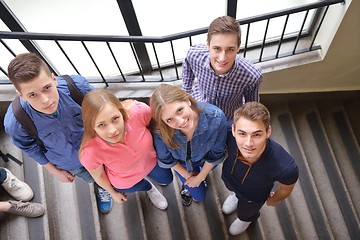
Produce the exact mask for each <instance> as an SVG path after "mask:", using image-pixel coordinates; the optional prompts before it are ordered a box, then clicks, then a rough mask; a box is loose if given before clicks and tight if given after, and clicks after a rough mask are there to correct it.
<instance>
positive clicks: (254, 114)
mask: <svg viewBox="0 0 360 240" xmlns="http://www.w3.org/2000/svg"><path fill="white" fill-rule="evenodd" d="M240 117H244V118H246V119H248V120H251V121H258V120H261V121H262V122H263V123H264V125H265V129H266V132H267V131H268V129H269V126H270V112H269V110H268V109H267V108H266V107H265V106H264V105H263V104H261V103H259V102H247V103H245V104H244V105H242V106H241V107H239V108H238V109H236V110H235V112H234V119H233V123H234V125H235V123H236V122H237V120H239V118H240Z"/></svg>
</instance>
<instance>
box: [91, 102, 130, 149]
mask: <svg viewBox="0 0 360 240" xmlns="http://www.w3.org/2000/svg"><path fill="white" fill-rule="evenodd" d="M94 130H95V132H96V133H97V135H98V136H99V137H101V138H102V139H103V140H105V141H107V142H109V143H113V144H115V143H118V142H124V135H125V124H124V118H123V116H122V114H121V112H120V111H119V109H118V108H116V107H115V106H114V105H113V104H111V103H106V104H105V105H104V107H103V108H102V109H101V110H100V112H99V114H98V116H97V118H96V119H95V127H94Z"/></svg>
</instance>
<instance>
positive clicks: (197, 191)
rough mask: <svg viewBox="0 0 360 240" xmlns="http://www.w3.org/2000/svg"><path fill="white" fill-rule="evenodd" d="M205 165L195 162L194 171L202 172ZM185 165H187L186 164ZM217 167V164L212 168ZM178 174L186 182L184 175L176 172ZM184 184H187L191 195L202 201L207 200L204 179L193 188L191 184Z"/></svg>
mask: <svg viewBox="0 0 360 240" xmlns="http://www.w3.org/2000/svg"><path fill="white" fill-rule="evenodd" d="M203 165H204V164H197V165H196V164H194V163H193V169H194V170H193V171H194V172H200V171H201V168H202V166H203ZM183 166H184V165H183ZM184 167H185V166H184ZM216 167H217V165H216V166H214V167H213V168H212V170H213V169H214V168H216ZM176 174H177V175H178V177H179V179H180V181H181V182H182V183H183V184H184V182H185V181H186V179H185V178H184V177H183V176H181V175H180V174H179V173H178V172H176ZM184 186H185V188H186V189H187V190H188V191H189V193H190V195H191V197H192V198H194V199H195V200H196V201H199V202H202V201H204V200H205V197H206V187H205V183H204V181H202V182H201V184H200V185H199V186H198V187H194V188H192V187H189V186H187V185H184Z"/></svg>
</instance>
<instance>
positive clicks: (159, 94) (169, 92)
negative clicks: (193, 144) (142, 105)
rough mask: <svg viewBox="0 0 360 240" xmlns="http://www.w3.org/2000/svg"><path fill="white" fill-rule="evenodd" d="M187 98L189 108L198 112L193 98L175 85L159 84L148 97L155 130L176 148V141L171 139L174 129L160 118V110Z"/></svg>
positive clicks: (169, 144) (167, 143)
mask: <svg viewBox="0 0 360 240" xmlns="http://www.w3.org/2000/svg"><path fill="white" fill-rule="evenodd" d="M188 100H189V101H190V102H191V106H190V107H191V109H192V110H193V111H195V112H196V113H197V114H199V113H200V110H199V109H198V107H197V103H196V101H195V99H194V98H193V97H192V96H190V95H189V94H188V93H186V92H185V91H183V90H181V89H180V88H178V87H176V86H172V85H169V84H160V85H159V86H158V87H157V88H156V89H155V91H154V92H153V94H152V96H151V97H150V108H151V113H152V116H153V118H154V119H155V120H156V124H157V125H156V127H157V131H159V133H160V136H161V137H162V139H163V140H164V142H165V143H166V145H168V146H169V147H170V148H173V149H175V148H177V147H178V143H177V142H176V141H175V140H174V139H173V136H174V129H173V128H171V127H169V126H168V125H167V124H166V123H165V122H164V121H163V120H162V119H161V115H162V111H163V109H164V107H165V105H166V104H169V103H173V102H177V101H179V102H182V101H188Z"/></svg>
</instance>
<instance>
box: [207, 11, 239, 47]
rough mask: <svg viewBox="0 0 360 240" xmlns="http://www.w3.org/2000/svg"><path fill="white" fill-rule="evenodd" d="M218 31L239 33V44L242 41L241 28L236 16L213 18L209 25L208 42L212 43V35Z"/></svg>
mask: <svg viewBox="0 0 360 240" xmlns="http://www.w3.org/2000/svg"><path fill="white" fill-rule="evenodd" d="M218 33H234V34H236V35H237V42H238V44H239V45H238V46H239V47H240V43H241V29H240V25H239V23H238V22H237V21H236V19H235V18H233V17H230V16H222V17H218V18H216V19H215V20H213V21H212V22H211V24H210V26H209V29H208V33H207V42H208V44H210V41H211V37H212V35H214V34H218Z"/></svg>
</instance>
